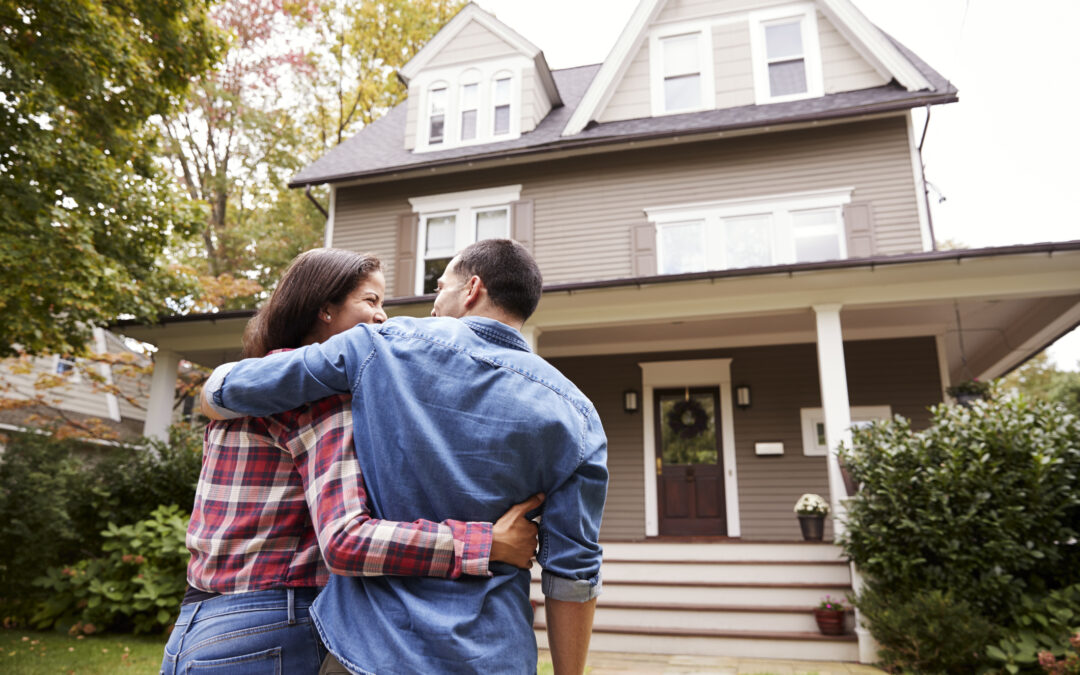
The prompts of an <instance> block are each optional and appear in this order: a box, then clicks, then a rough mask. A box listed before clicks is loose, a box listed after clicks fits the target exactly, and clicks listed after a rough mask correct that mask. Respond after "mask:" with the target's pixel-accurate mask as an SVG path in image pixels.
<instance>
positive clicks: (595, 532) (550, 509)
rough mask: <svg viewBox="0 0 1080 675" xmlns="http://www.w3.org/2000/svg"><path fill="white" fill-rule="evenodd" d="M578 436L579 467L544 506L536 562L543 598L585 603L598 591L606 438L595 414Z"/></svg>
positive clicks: (591, 412) (604, 489) (605, 473)
mask: <svg viewBox="0 0 1080 675" xmlns="http://www.w3.org/2000/svg"><path fill="white" fill-rule="evenodd" d="M582 438H583V440H582V452H581V458H582V459H581V462H580V464H579V465H578V467H577V469H576V470H575V471H574V473H573V475H571V476H570V478H569V479H568V480H567V481H566V482H564V483H563V484H562V485H560V486H559V487H558V488H557V489H556V490H554V491H553V492H552V493H551V494H549V495H548V497H547V500H546V502H545V505H544V517H543V520H542V522H541V526H540V533H541V544H540V555H539V556H538V558H537V561H538V562H539V563H540V565H541V566H542V567H543V572H542V573H541V590H542V591H543V593H544V595H545V596H547V597H550V598H554V599H556V600H564V601H567V602H587V601H589V600H591V599H593V598H595V597H596V596H598V595H599V594H600V591H601V582H600V563H601V560H602V554H603V549H601V547H600V544H599V543H598V539H599V534H600V521H601V518H602V516H603V512H604V500H605V499H606V498H607V485H608V470H607V438H606V436H605V435H604V430H603V427H602V426H601V424H600V419H599V417H597V415H596V412H595V411H590V414H589V415H588V416H587V417H586V421H585V431H584V434H583V436H582Z"/></svg>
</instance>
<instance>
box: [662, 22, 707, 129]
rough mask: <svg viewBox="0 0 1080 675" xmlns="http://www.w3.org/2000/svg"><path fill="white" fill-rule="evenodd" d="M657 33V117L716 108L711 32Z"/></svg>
mask: <svg viewBox="0 0 1080 675" xmlns="http://www.w3.org/2000/svg"><path fill="white" fill-rule="evenodd" d="M681 28H682V30H681V31H679V32H671V29H668V32H667V33H664V32H658V33H654V34H653V35H652V37H651V39H650V43H649V49H650V51H649V70H650V73H651V76H650V80H651V89H652V111H653V114H654V115H667V114H673V113H684V112H693V111H695V110H709V109H711V108H713V107H714V106H715V103H716V101H715V93H714V91H715V86H714V84H713V72H712V39H711V38H710V35H711V32H712V31H711V29H709V28H708V26H706V25H702V26H701V27H700V29H697V30H688V29H687V27H686V26H682V27H681Z"/></svg>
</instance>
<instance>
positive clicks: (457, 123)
mask: <svg viewBox="0 0 1080 675" xmlns="http://www.w3.org/2000/svg"><path fill="white" fill-rule="evenodd" d="M532 67H533V64H532V61H530V60H528V59H526V58H524V57H519V56H512V57H505V58H501V59H493V60H491V61H486V62H481V63H470V64H465V65H462V66H448V67H444V68H439V69H435V70H430V71H425V72H424V73H422V74H421V75H418V76H417V78H416V79H415V80H414V81H413V85H411V86H414V87H415V89H413V91H416V90H419V91H420V94H421V101H420V105H419V106H418V114H417V116H418V119H417V124H416V147H415V150H414V151H415V152H432V151H436V150H446V149H449V148H459V147H463V146H469V145H481V144H484V143H495V142H501V141H508V140H513V139H515V138H519V137H520V136H521V111H522V101H521V96H522V93H521V92H522V78H523V77H524V73H526V72H528V69H529V68H532ZM507 77H508V78H509V79H510V131H509V133H504V134H498V135H496V134H495V101H494V92H495V81H496V80H498V79H503V78H507ZM474 83H475V84H478V85H479V86H478V93H477V101H476V105H477V109H476V111H477V112H476V137H475V138H470V139H465V138H462V137H461V134H462V117H461V115H462V112H463V111H464V110H465V108H463V103H464V101H463V98H464V97H463V91H464V86H465V85H466V84H474ZM443 84H445V86H446V96H447V101H446V118H445V122H444V130H443V141H442V142H441V143H431V142H430V139H429V130H430V127H431V119H430V115H431V102H430V96H431V93H430V92H431V91H432V90H433V89H435V88H438V87H439V86H442V85H443ZM470 109H471V108H470Z"/></svg>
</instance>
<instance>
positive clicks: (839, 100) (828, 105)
mask: <svg viewBox="0 0 1080 675" xmlns="http://www.w3.org/2000/svg"><path fill="white" fill-rule="evenodd" d="M890 39H892V38H890ZM893 43H894V44H895V45H896V46H897V47H898V48H899V49H900V51H901V52H902V53H903V54H904V56H906V57H907V58H908V59H910V60H911V62H912V63H913V64H915V66H916V67H917V68H918V69H919V70H920V71H921V72H922V73H923V75H924V76H925V77H926V78H927V79H928V80H929V81H930V83H931V85H932V87H933V89H932V90H924V91H915V92H909V91H907V90H905V89H904V88H903V87H902V86H900V85H899V84H897V83H896V82H890V83H889V84H886V85H884V86H881V87H873V88H870V89H859V90H857V91H847V92H842V93H838V94H829V95H827V96H822V97H819V98H811V99H803V100H799V101H788V102H785V103H772V104H769V105H748V106H741V107H738V108H726V109H723V110H706V111H703V112H695V113H687V114H684V115H664V116H662V117H645V118H641V119H634V120H623V121H618V122H606V123H602V124H598V123H595V122H592V123H590V124H589V126H587V127H586V128H585V129H584V130H583V131H581V133H578V134H576V135H574V136H568V137H564V136H562V131H563V129H564V128H565V127H566V123H567V121H568V120H569V119H570V116H571V115H572V114H573V112H574V110H575V108H576V107H577V106H578V105H579V104H580V103H581V98H582V97H583V96H584V95H585V91H586V90H587V89H588V87H589V84H590V83H591V82H592V80H593V77H595V76H596V73H597V71H598V70H599V69H600V66H599V65H591V66H580V67H577V68H567V69H564V70H556V71H553V72H552V75H553V76H554V78H555V84H556V86H557V87H558V89H559V93H560V94H562V99H563V102H564V105H563V106H561V107H557V108H554V109H552V110H551V112H550V113H548V115H547V117H545V118H544V119H543V120H541V122H540V124H538V125H537V127H536V128H535V129H533V130H532V131H530V132H528V133H524V134H522V135H521V136H520V137H519V138H516V139H513V140H509V141H502V142H498V143H485V144H483V145H470V146H467V147H462V148H452V149H447V150H438V151H434V152H421V153H414V152H412V151H410V150H406V149H405V114H406V106H407V103H400V104H398V105H397V106H395V107H394V108H393V109H392V110H391V111H390V112H389V113H388V114H387V115H386V116H385V117H382V118H381V119H379V120H376V121H375V122H373V123H372V124H369V125H368V126H367V127H365V128H363V129H361V130H360V132H359V133H357V134H356V135H355V136H353V137H352V138H350V139H348V140H346V141H344V142H343V143H341V145H339V146H337V147H336V148H334V149H333V150H331V151H330V152H328V153H326V154H325V155H323V156H322V157H320V158H319V159H317V160H316V161H314V162H312V163H311V164H309V165H308V166H306V167H304V169H303V170H302V171H300V173H298V174H296V176H294V177H293V179H292V180H291V181H290V182H289V185H290V187H298V186H302V185H309V184H320V183H332V182H337V181H345V180H350V179H354V178H362V177H370V176H378V175H383V174H389V173H398V172H402V171H409V170H410V169H418V168H427V167H437V166H451V165H454V164H460V163H463V162H476V161H478V160H483V159H488V158H495V157H499V158H504V157H509V156H515V155H523V154H538V153H544V152H552V151H560V150H568V149H573V148H578V147H588V146H599V145H615V144H620V143H623V142H626V141H631V140H635V141H637V140H646V139H652V138H663V137H666V136H674V135H686V134H697V133H709V132H715V131H725V130H736V129H752V128H754V127H762V126H776V125H778V124H794V123H798V122H805V121H810V120H828V119H837V118H843V117H851V116H856V115H866V114H873V113H879V112H888V111H892V110H904V109H907V108H916V107H920V106H923V105H928V104H937V103H950V102H952V101H955V100H957V91H956V88H955V87H954V86H952V84H951V83H950V82H949V81H947V80H946V79H945V78H944V77H942V76H941V75H940V74H939V73H938V72H937V71H935V70H934V69H933V68H931V67H930V66H929V65H927V64H926V63H925V62H924V61H922V59H920V58H919V57H917V56H916V55H915V54H914V53H912V52H911V51H909V50H908V49H907V48H905V47H904V46H903V45H901V44H900V43H898V42H896V41H895V40H893Z"/></svg>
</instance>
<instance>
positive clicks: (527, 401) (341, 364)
mask: <svg viewBox="0 0 1080 675" xmlns="http://www.w3.org/2000/svg"><path fill="white" fill-rule="evenodd" d="M230 366H231V370H230V369H229V368H230ZM207 387H208V390H209V391H210V392H211V393H212V400H213V402H214V405H215V407H217V408H219V409H220V411H221V412H223V413H227V412H228V411H234V412H236V413H243V414H247V415H267V414H270V413H275V412H280V411H284V410H289V409H292V408H295V407H297V406H299V405H301V404H303V403H305V402H309V401H314V400H317V399H320V398H324V397H326V396H329V395H331V394H336V393H346V392H347V393H351V394H352V397H353V398H352V408H353V424H354V435H355V439H356V451H357V456H358V459H359V461H360V466H361V469H362V470H363V474H364V481H365V482H366V483H367V487H368V494H369V496H370V499H371V508H372V511H373V513H374V514H375V515H376V516H377V517H379V518H384V519H389V520H402V521H413V520H418V519H421V518H427V519H430V520H436V521H439V520H444V519H447V518H455V519H458V520H484V521H492V522H493V521H495V520H497V519H498V518H499V516H500V515H502V514H503V513H504V512H505V511H506V510H507V509H508V508H509V507H510V506H511V505H513V504H515V503H517V502H520V501H524V500H525V499H527V498H528V497H530V496H531V495H533V494H534V493H537V492H544V493H545V494H546V495H547V499H546V501H545V502H544V505H543V507H542V512H543V520H542V523H541V526H540V535H541V536H540V550H539V554H538V555H537V561H538V562H539V563H540V566H541V567H542V568H543V573H542V577H543V579H542V588H543V592H544V594H545V595H546V596H548V597H551V598H555V599H559V600H567V601H574V602H584V601H587V600H589V599H591V598H593V597H595V596H596V595H597V594H598V593H599V591H600V558H601V549H600V546H599V545H598V543H597V536H598V532H599V529H600V517H601V514H602V511H603V506H604V499H605V495H606V492H607V480H608V472H607V439H606V438H605V436H604V431H603V428H602V427H601V424H600V419H599V417H598V416H597V414H596V410H595V408H594V407H593V405H592V403H590V402H589V400H588V399H586V398H585V396H584V395H583V394H582V393H581V392H580V391H579V390H578V389H577V387H575V386H574V385H573V384H572V383H571V382H570V381H569V380H567V379H566V378H565V377H563V375H562V374H561V373H559V372H558V371H557V370H556V369H555V368H553V367H552V366H551V365H550V364H548V363H547V362H546V361H544V360H543V359H541V358H540V357H538V356H536V355H535V354H533V353H532V352H531V351H530V350H529V347H528V345H527V344H526V343H525V341H524V340H523V339H522V338H521V335H520V334H519V333H518V332H517V331H515V330H514V329H512V328H510V327H508V326H506V325H504V324H502V323H500V322H498V321H494V320H491V319H483V318H474V317H470V318H466V319H465V320H463V321H459V320H457V319H449V318H439V319H412V318H396V319H394V320H392V321H389V322H387V323H385V324H382V325H360V326H357V327H355V328H353V329H351V330H348V331H346V332H344V333H341V334H339V335H337V336H335V337H333V338H331V339H329V340H327V341H326V342H325V343H322V344H316V345H310V346H308V347H304V348H301V349H298V350H295V351H291V352H286V353H281V354H274V355H271V356H267V357H264V358H262V359H248V360H245V361H241V362H240V363H237V364H235V365H232V364H230V365H227V366H222V367H221V368H219V369H218V370H217V371H215V373H214V375H213V376H212V377H211V379H210V381H209V382H208V383H207ZM233 416H235V415H233ZM492 571H493V575H492V576H490V577H462V578H461V579H459V580H455V581H451V580H446V579H434V578H412V577H366V578H364V579H353V578H345V577H337V576H335V577H333V578H332V579H331V581H330V585H329V586H328V587H327V589H326V590H325V591H323V593H321V594H320V596H319V598H318V600H317V601H316V604H315V606H314V614H315V619H316V624H317V626H318V628H319V631H320V633H321V635H322V637H323V639H324V640H325V641H326V643H327V645H328V646H329V648H330V649H331V651H332V652H334V654H335V655H337V656H338V658H339V659H340V660H341V661H342V663H343V664H344V665H346V666H347V667H349V668H350V669H352V670H353V671H354V672H359V673H364V672H377V673H419V672H425V673H433V672H483V673H531V672H533V671H534V669H535V667H536V657H537V655H536V643H535V639H534V637H533V632H532V620H533V617H532V610H531V608H530V604H529V583H530V574H529V572H527V571H525V570H517V569H516V568H513V567H510V566H508V565H500V564H493V565H492Z"/></svg>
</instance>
